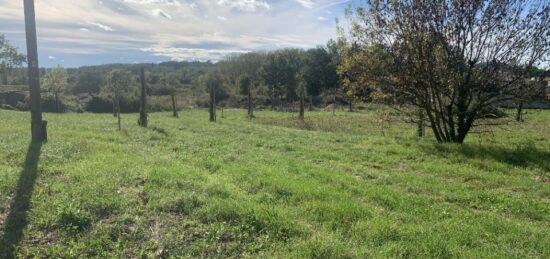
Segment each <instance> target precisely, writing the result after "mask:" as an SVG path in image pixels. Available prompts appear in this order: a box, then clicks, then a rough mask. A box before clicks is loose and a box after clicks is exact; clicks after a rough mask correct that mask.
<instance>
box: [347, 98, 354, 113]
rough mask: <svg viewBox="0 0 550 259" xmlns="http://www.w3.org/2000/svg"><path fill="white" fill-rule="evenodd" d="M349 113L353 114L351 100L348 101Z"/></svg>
mask: <svg viewBox="0 0 550 259" xmlns="http://www.w3.org/2000/svg"><path fill="white" fill-rule="evenodd" d="M348 111H349V112H353V99H351V98H350V99H349V110H348Z"/></svg>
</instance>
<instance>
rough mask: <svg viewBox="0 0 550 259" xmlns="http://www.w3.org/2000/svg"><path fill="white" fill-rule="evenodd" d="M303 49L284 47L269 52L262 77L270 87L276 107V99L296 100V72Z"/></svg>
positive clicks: (261, 70) (272, 101)
mask: <svg viewBox="0 0 550 259" xmlns="http://www.w3.org/2000/svg"><path fill="white" fill-rule="evenodd" d="M302 54H303V51H302V50H298V49H283V50H277V51H274V52H270V53H268V54H267V56H266V58H265V60H264V63H263V64H262V67H261V68H260V71H259V73H260V77H261V78H262V80H263V82H264V84H266V85H267V86H268V87H269V92H270V97H271V105H272V107H273V108H274V105H275V99H276V98H279V99H280V105H282V104H283V100H284V99H286V100H287V101H288V100H295V97H296V86H297V85H296V84H297V82H296V74H297V73H298V71H299V69H300V66H301V64H302Z"/></svg>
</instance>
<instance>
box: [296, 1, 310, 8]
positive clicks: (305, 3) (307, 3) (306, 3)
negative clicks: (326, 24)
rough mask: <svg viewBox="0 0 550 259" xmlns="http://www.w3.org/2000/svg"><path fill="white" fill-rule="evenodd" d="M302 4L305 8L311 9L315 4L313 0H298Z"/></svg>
mask: <svg viewBox="0 0 550 259" xmlns="http://www.w3.org/2000/svg"><path fill="white" fill-rule="evenodd" d="M296 2H298V3H299V4H300V5H302V6H303V7H305V8H308V9H311V8H313V6H314V5H315V3H314V2H313V0H296Z"/></svg>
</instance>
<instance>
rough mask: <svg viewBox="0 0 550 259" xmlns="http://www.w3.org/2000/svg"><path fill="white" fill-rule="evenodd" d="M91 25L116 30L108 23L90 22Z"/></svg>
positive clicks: (106, 29) (105, 29)
mask: <svg viewBox="0 0 550 259" xmlns="http://www.w3.org/2000/svg"><path fill="white" fill-rule="evenodd" d="M90 25H92V26H95V27H97V28H99V29H101V30H104V31H114V30H113V28H111V26H108V25H105V24H101V23H97V22H92V23H90Z"/></svg>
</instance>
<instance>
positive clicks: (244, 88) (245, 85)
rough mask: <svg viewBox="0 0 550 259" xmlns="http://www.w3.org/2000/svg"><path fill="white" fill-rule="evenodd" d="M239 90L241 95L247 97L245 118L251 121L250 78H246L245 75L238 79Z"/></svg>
mask: <svg viewBox="0 0 550 259" xmlns="http://www.w3.org/2000/svg"><path fill="white" fill-rule="evenodd" d="M239 88H240V90H241V94H242V95H246V96H247V101H248V105H247V108H248V113H247V116H248V119H249V120H252V118H253V117H254V111H253V109H252V83H251V81H250V77H248V76H247V75H242V76H241V77H240V78H239Z"/></svg>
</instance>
